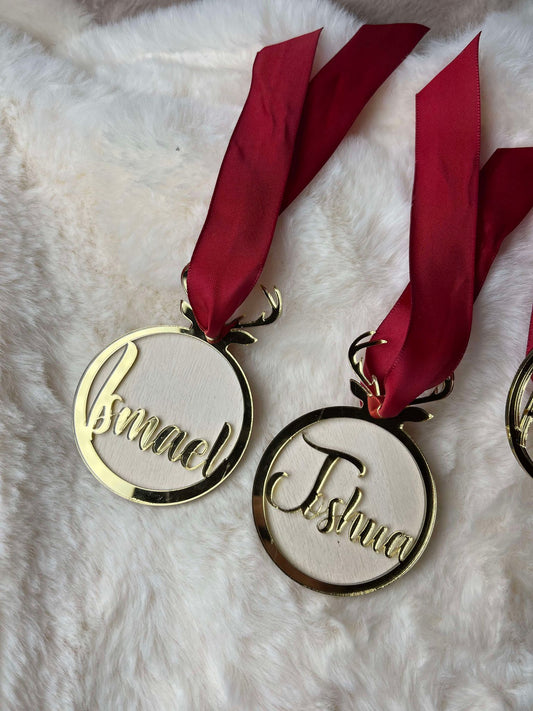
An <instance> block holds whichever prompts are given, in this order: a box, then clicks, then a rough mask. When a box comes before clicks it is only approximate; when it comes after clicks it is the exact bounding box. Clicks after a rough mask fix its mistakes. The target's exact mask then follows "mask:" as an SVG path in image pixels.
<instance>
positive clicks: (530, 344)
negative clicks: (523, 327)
mask: <svg viewBox="0 0 533 711" xmlns="http://www.w3.org/2000/svg"><path fill="white" fill-rule="evenodd" d="M531 351H533V309H531V319H530V321H529V333H528V336H527V350H526V355H529V354H530V353H531Z"/></svg>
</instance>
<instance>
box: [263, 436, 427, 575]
mask: <svg viewBox="0 0 533 711" xmlns="http://www.w3.org/2000/svg"><path fill="white" fill-rule="evenodd" d="M302 437H303V439H304V441H305V442H306V444H308V445H309V446H310V447H313V449H316V450H318V451H319V452H322V453H323V454H325V455H326V457H325V459H324V461H323V463H322V466H321V467H320V471H319V472H318V475H317V477H316V479H315V481H314V484H313V486H312V487H311V490H310V492H309V494H308V495H307V496H306V497H305V499H304V500H303V501H302V502H301V503H300V504H298V506H294V507H292V508H283V507H282V506H280V505H279V504H278V503H277V502H276V491H277V489H278V486H279V484H280V482H281V481H282V480H283V479H285V478H287V477H288V476H289V475H288V474H287V472H276V473H274V474H272V476H271V477H270V478H269V480H268V482H267V485H266V492H265V493H266V498H267V501H268V503H269V504H270V505H271V506H273V507H274V508H275V509H278V510H279V511H282V512H283V513H297V512H299V513H300V514H301V515H302V516H303V517H304V518H305V519H307V520H309V521H310V520H313V519H319V520H318V521H317V525H316V527H317V529H318V531H320V533H324V534H326V533H332V532H334V533H336V534H337V535H339V534H341V533H342V532H343V531H344V530H347V531H348V538H349V540H350V541H352V542H354V543H355V542H358V543H359V544H360V545H361V546H363V547H365V548H368V547H371V548H372V550H374V551H375V552H376V553H382V554H384V555H385V556H386V557H387V558H395V557H397V558H398V560H399V561H403V560H405V557H406V556H407V554H408V553H409V551H410V550H411V549H412V547H413V545H414V539H413V537H412V536H409V535H407V534H406V533H403V532H402V531H390V529H389V527H388V526H382V525H381V524H378V523H377V522H376V521H375V520H374V519H372V518H370V517H368V516H367V515H366V514H364V513H363V512H362V511H359V505H360V503H361V500H362V498H363V492H362V491H361V489H360V488H359V486H356V487H355V488H354V490H353V493H352V495H351V496H350V498H349V500H348V502H345V501H344V500H343V499H341V498H338V497H336V498H332V499H330V501H329V502H328V503H327V504H325V502H324V494H323V491H322V489H323V488H324V486H325V485H326V482H327V480H328V478H329V477H330V476H331V474H332V472H333V471H334V469H335V467H336V466H337V464H338V462H339V460H341V459H344V460H345V461H348V462H350V463H351V464H353V466H354V467H355V468H356V469H357V471H358V474H357V476H358V477H363V476H365V474H366V467H365V465H364V464H363V462H362V461H361V460H360V459H357V457H353V456H352V455H351V454H347V453H346V452H340V451H338V450H335V449H328V448H327V447H320V446H319V445H317V444H314V443H313V442H311V441H310V440H309V439H308V438H307V437H306V436H305V434H303V435H302ZM324 514H325V515H324ZM319 517H321V518H319Z"/></svg>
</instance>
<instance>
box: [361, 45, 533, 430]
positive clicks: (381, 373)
mask: <svg viewBox="0 0 533 711" xmlns="http://www.w3.org/2000/svg"><path fill="white" fill-rule="evenodd" d="M478 42H479V35H478V36H477V37H476V38H475V39H474V40H473V41H472V42H471V43H470V44H469V45H468V46H467V47H466V48H465V49H464V50H463V52H461V54H460V55H459V56H458V57H457V58H456V59H454V60H453V61H452V62H451V63H450V64H449V65H448V66H447V67H446V68H445V69H444V70H443V71H442V72H441V73H440V74H439V75H437V77H435V79H433V80H432V81H431V82H430V83H429V84H428V85H427V86H426V87H425V88H424V89H423V90H422V91H421V92H420V93H419V94H418V96H417V114H416V115H417V119H416V148H415V153H416V165H415V180H414V187H413V201H412V210H411V232H410V246H409V266H410V278H411V281H410V283H409V284H408V286H407V287H406V289H405V290H404V292H403V293H402V295H401V296H400V298H399V299H398V301H397V302H396V304H395V305H394V307H393V308H392V310H391V311H390V313H389V314H388V316H387V317H386V318H385V320H384V321H383V322H382V324H381V325H380V327H379V329H378V330H377V333H376V338H378V339H383V340H385V341H387V345H385V346H382V347H380V348H375V349H371V350H369V351H368V352H367V356H366V359H365V370H366V372H369V373H372V375H373V376H375V377H376V378H377V380H378V382H379V384H380V386H381V391H382V395H381V396H380V397H379V402H380V406H379V407H378V406H376V407H375V408H374V411H375V413H376V415H377V416H379V417H383V418H387V417H395V416H396V415H398V414H399V413H400V412H401V411H402V410H403V409H404V408H405V407H406V406H407V405H409V404H410V403H411V402H412V401H413V400H415V399H416V398H417V397H418V396H419V395H420V394H421V393H423V392H425V391H426V390H430V389H431V388H434V387H436V386H437V385H438V384H439V383H441V382H442V381H444V380H446V378H447V377H449V376H450V375H451V374H452V373H453V371H454V369H455V368H456V367H457V365H458V364H459V362H460V361H461V358H462V357H463V354H464V351H465V350H466V346H467V344H468V340H469V337H470V330H471V323H472V309H473V304H474V300H475V298H476V296H477V295H478V294H479V291H480V289H481V287H482V285H483V282H484V281H485V278H486V276H487V274H488V271H489V268H490V266H491V264H492V262H493V261H494V258H495V257H496V254H497V252H498V250H499V248H500V246H501V244H502V242H503V240H504V238H505V237H506V236H507V235H508V234H509V233H510V232H511V231H512V230H513V229H514V228H515V227H516V226H517V225H518V224H519V222H520V221H521V220H522V219H523V218H524V217H525V215H526V214H527V212H528V211H529V210H530V209H531V206H532V205H533V185H532V181H531V175H532V172H533V148H515V149H505V150H503V149H500V150H498V151H496V152H495V153H494V154H493V156H492V157H491V158H490V160H489V161H488V162H487V163H486V165H485V166H484V168H483V170H482V171H481V173H480V171H479V142H480V108H479V72H478Z"/></svg>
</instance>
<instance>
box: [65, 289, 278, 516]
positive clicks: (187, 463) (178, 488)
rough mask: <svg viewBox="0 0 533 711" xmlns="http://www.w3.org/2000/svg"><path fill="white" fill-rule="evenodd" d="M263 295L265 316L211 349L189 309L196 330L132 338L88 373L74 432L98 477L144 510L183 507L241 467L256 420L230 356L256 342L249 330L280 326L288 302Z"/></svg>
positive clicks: (155, 330)
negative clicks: (239, 347)
mask: <svg viewBox="0 0 533 711" xmlns="http://www.w3.org/2000/svg"><path fill="white" fill-rule="evenodd" d="M264 291H265V294H266V295H267V298H268V300H269V302H270V305H271V306H272V312H271V314H270V315H269V316H268V317H267V316H265V314H262V315H261V316H260V318H259V319H257V320H256V321H253V322H250V323H246V324H242V323H239V322H238V321H236V322H235V323H234V324H233V327H232V328H231V329H230V330H229V332H228V333H227V334H226V336H225V337H224V338H223V339H222V340H221V341H219V342H217V343H209V342H208V341H207V339H206V337H205V335H204V334H203V332H202V331H201V330H200V328H199V327H198V324H197V323H196V321H195V319H194V315H193V313H192V309H191V307H190V306H189V304H187V303H185V302H182V306H181V310H182V312H183V314H184V315H185V316H186V317H187V318H188V319H189V321H190V326H188V327H181V326H154V327H151V328H145V329H140V330H138V331H134V332H133V333H130V334H128V335H126V336H123V337H122V338H119V339H118V340H116V341H114V342H113V343H112V344H111V345H110V346H108V347H107V348H105V349H104V350H103V351H102V352H101V353H100V354H99V355H98V356H97V357H96V358H95V359H94V360H93V361H92V362H91V364H90V365H89V366H88V368H87V370H86V371H85V373H84V374H83V376H82V378H81V381H80V383H79V385H78V389H77V392H76V395H75V400H74V433H75V437H76V443H77V446H78V449H79V451H80V454H81V456H82V458H83V460H84V462H85V464H86V465H87V467H88V468H89V469H90V471H91V472H92V473H93V474H94V475H95V477H96V478H97V479H98V480H99V481H101V482H102V483H103V484H105V486H107V487H108V488H109V489H111V490H112V491H114V492H115V493H116V494H118V495H119V496H122V497H124V498H126V499H130V500H132V501H136V502H138V503H143V504H153V505H169V504H181V503H185V502H187V501H191V500H193V499H196V498H198V497H199V496H203V495H204V494H206V493H207V492H209V491H211V490H212V489H214V488H215V487H216V486H218V485H219V484H220V483H221V482H223V481H224V480H225V479H226V478H227V477H228V476H229V475H230V474H231V472H232V471H233V470H234V468H235V466H236V465H237V464H238V462H239V460H240V459H241V457H242V455H243V453H244V451H245V449H246V446H247V444H248V440H249V439H250V433H251V428H252V421H253V405H252V396H251V392H250V387H249V385H248V381H247V380H246V377H245V375H244V373H243V371H242V369H241V367H240V366H239V364H238V362H237V361H236V359H235V358H234V356H233V355H232V354H231V353H230V351H229V350H228V349H229V347H230V346H231V345H232V344H234V343H239V344H250V343H254V342H255V341H256V339H255V337H254V336H252V335H251V334H250V333H248V332H247V331H246V330H243V329H244V328H245V327H254V326H261V325H264V324H265V323H271V322H272V321H274V320H275V319H276V318H277V317H278V315H279V313H280V311H281V298H280V295H279V292H278V291H277V290H275V294H274V296H272V295H270V294H269V293H268V292H266V290H264Z"/></svg>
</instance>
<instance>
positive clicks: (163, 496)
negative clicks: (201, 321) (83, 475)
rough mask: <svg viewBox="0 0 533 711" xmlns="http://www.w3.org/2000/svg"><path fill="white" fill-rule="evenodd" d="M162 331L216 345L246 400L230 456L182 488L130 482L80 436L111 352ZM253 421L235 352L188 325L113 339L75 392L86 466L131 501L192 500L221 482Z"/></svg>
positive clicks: (78, 441)
mask: <svg viewBox="0 0 533 711" xmlns="http://www.w3.org/2000/svg"><path fill="white" fill-rule="evenodd" d="M161 333H165V334H168V333H170V334H172V333H173V334H178V335H181V336H184V337H187V338H194V339H195V340H197V341H200V342H201V343H203V344H204V345H205V347H206V348H213V349H214V350H215V351H216V352H217V353H219V354H220V355H221V356H223V357H224V358H226V360H227V361H228V362H229V363H230V365H231V367H232V368H233V371H234V372H235V375H236V376H237V380H238V382H239V385H240V388H241V392H242V397H243V403H244V405H243V421H242V426H241V430H240V432H239V436H238V438H237V441H236V442H235V446H234V448H233V450H232V451H231V453H230V455H229V457H227V458H226V459H225V460H223V461H222V462H221V463H220V464H219V465H218V467H217V468H216V469H215V470H214V471H213V473H212V474H211V475H210V476H209V477H207V478H205V479H202V480H201V481H198V482H195V483H194V484H191V485H189V486H186V487H183V488H181V489H170V490H167V489H145V488H142V487H139V486H135V485H134V484H131V483H130V482H128V481H126V480H125V479H122V477H120V476H118V474H116V473H115V472H114V471H112V470H111V469H110V468H109V467H108V466H107V465H106V464H105V462H103V461H102V460H101V459H100V457H99V455H98V453H97V452H96V450H95V448H94V447H93V445H92V442H91V441H90V440H89V441H87V438H86V437H83V436H81V437H80V432H82V431H83V428H84V427H85V426H86V424H85V423H86V421H87V404H88V398H89V393H90V390H91V386H92V383H93V381H94V378H95V377H96V375H97V374H98V372H99V371H100V369H101V368H102V366H103V365H104V364H105V363H106V362H107V360H108V359H109V358H110V357H111V356H112V355H114V354H115V353H116V352H117V351H118V350H119V349H120V348H123V347H124V346H126V345H127V343H129V342H130V341H135V340H138V339H139V338H144V337H145V336H152V335H157V334H161ZM252 424H253V402H252V394H251V392H250V386H249V384H248V381H247V379H246V376H245V375H244V372H243V371H242V369H241V367H240V365H239V364H238V363H237V361H236V360H235V358H234V357H233V355H232V354H231V353H230V352H229V351H228V350H227V347H226V346H224V347H220V348H217V346H216V345H212V344H210V343H208V342H207V341H206V340H204V339H202V338H199V337H198V336H195V335H193V334H191V333H190V331H189V330H188V329H187V328H182V327H180V326H152V327H150V328H143V329H139V330H137V331H132V332H131V333H128V334H126V335H125V336H122V337H121V338H118V339H117V340H116V341H113V343H111V344H110V345H109V346H107V348H104V350H103V351H101V353H99V354H98V355H97V356H96V358H94V360H93V361H92V362H91V363H90V364H89V365H88V367H87V369H86V370H85V372H84V373H83V375H82V377H81V380H80V382H79V384H78V387H77V390H76V394H75V396H74V436H75V439H76V445H77V447H78V451H79V453H80V455H81V457H82V459H83V461H84V462H85V464H86V466H87V468H88V469H89V470H90V471H91V472H92V473H93V474H94V476H95V477H96V478H97V479H98V480H99V481H100V482H101V483H102V484H104V486H106V487H107V488H108V489H111V491H113V492H114V493H115V494H118V495H119V496H122V497H123V498H124V499H129V500H130V501H135V502H137V503H141V504H149V505H153V506H169V505H172V504H183V503H186V502H188V501H193V500H194V499H197V498H199V497H200V496H203V495H204V494H207V493H208V492H209V491H211V490H212V489H214V488H215V487H217V486H218V485H219V484H221V483H222V482H223V481H224V480H225V479H226V478H227V477H228V476H229V475H230V474H231V472H232V471H233V470H234V469H235V467H236V466H237V464H238V463H239V461H240V459H241V457H242V455H243V454H244V451H245V450H246V447H247V445H248V441H249V439H250V434H251V431H252Z"/></svg>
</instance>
